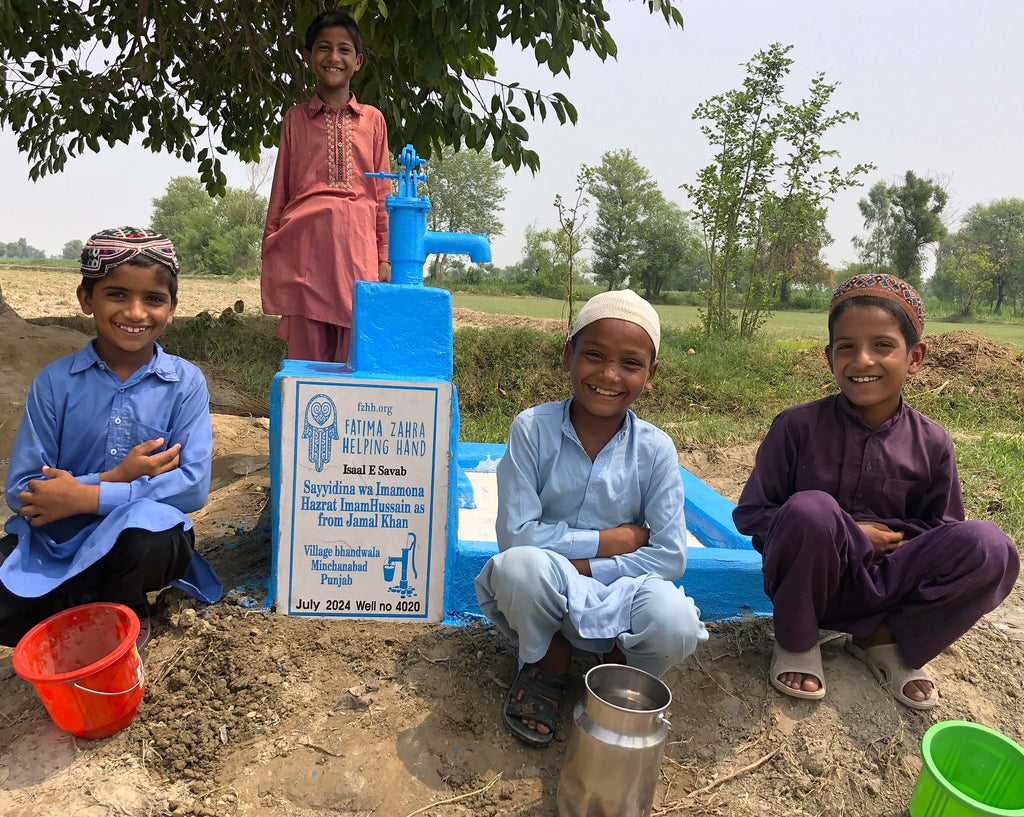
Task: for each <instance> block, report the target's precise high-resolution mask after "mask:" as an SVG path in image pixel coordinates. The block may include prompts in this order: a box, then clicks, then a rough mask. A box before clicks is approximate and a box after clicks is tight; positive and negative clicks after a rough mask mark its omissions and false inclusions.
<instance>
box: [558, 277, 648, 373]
mask: <svg viewBox="0 0 1024 817" xmlns="http://www.w3.org/2000/svg"><path fill="white" fill-rule="evenodd" d="M602 318H618V319H619V320H620V321H629V322H630V323H635V324H636V325H637V326H639V327H640V328H641V329H643V330H644V331H645V332H646V333H647V334H648V336H649V337H650V339H651V343H653V344H654V356H655V357H657V356H658V346H659V345H660V343H661V322H660V321H659V320H658V313H657V312H656V311H655V310H654V307H653V306H651V305H650V304H649V303H647V301H645V300H644V299H643V298H641V297H640V296H639V295H637V294H636V293H635V292H633V290H631V289H619V290H613V291H611V292H602V293H600V294H598V295H595V296H594V297H593V298H591V299H590V300H589V301H587V302H586V303H585V304H584V305H583V308H582V309H581V310H580V311H579V314H578V315H577V316H576V322H575V323H574V324H573V325H572V332H570V333H569V337H570V338H573V337H575V336H576V333H578V332H579V331H580V330H581V329H583V327H585V326H589V325H590V324H592V323H593V322H594V321H599V320H601V319H602Z"/></svg>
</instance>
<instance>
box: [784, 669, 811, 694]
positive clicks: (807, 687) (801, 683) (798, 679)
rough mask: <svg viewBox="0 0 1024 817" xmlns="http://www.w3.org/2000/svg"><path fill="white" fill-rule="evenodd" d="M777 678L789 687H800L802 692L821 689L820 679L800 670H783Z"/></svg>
mask: <svg viewBox="0 0 1024 817" xmlns="http://www.w3.org/2000/svg"><path fill="white" fill-rule="evenodd" d="M779 680H780V681H781V682H782V683H784V684H785V685H786V686H788V687H789V688H790V689H802V690H803V691H804V692H817V691H818V690H819V689H821V679H820V678H815V677H814V676H813V675H805V674H804V673H802V672H784V673H782V674H781V675H779Z"/></svg>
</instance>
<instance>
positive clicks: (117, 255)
mask: <svg viewBox="0 0 1024 817" xmlns="http://www.w3.org/2000/svg"><path fill="white" fill-rule="evenodd" d="M81 271H82V283H81V286H79V287H78V300H79V303H80V304H81V306H82V311H83V312H85V314H87V315H92V316H93V317H94V319H95V323H96V338H95V340H93V341H90V343H89V344H88V345H86V346H85V348H84V349H82V350H81V351H79V352H77V353H76V354H74V355H69V356H68V357H64V358H61V359H60V360H57V361H54V362H53V363H51V364H49V365H48V366H46V367H45V368H44V369H43V370H42V371H41V372H40V373H39V374H38V375H37V376H36V378H35V380H34V381H33V383H32V386H31V388H30V389H29V393H28V397H27V398H26V400H25V412H24V415H23V417H22V421H21V424H20V425H19V427H18V433H17V436H16V437H15V440H14V448H13V450H12V452H11V461H10V466H9V468H8V471H7V483H6V496H7V504H8V505H9V506H10V508H11V510H12V511H14V512H15V515H14V516H12V517H11V518H10V519H8V520H7V523H6V525H5V526H4V530H5V531H6V532H7V534H9V535H8V536H5V537H3V538H2V539H0V559H2V560H3V561H2V564H0V644H6V645H11V646H13V645H14V644H16V643H17V641H18V640H19V639H20V638H21V636H22V635H24V634H25V633H26V632H27V631H28V630H29V629H30V628H31V627H33V626H34V625H35V624H37V623H39V622H40V621H42V620H43V619H44V618H46V617H47V616H49V615H51V614H52V613H55V612H58V611H60V610H62V609H66V608H67V607H71V606H73V605H76V604H83V603H86V602H91V601H112V602H118V603H121V604H124V605H126V606H128V607H130V608H132V609H133V610H134V611H135V612H136V613H137V614H138V616H139V619H140V622H141V624H142V628H141V632H140V635H139V641H138V645H139V646H140V647H141V646H143V645H144V644H145V642H146V641H147V640H148V638H149V633H150V622H149V615H148V606H147V600H146V593H147V592H149V591H152V590H159V589H161V588H163V587H165V586H166V585H167V584H168V583H172V584H175V585H176V586H178V587H180V588H181V589H183V590H185V591H186V592H189V593H190V594H191V595H193V596H195V597H196V598H199V599H202V600H203V601H206V602H208V603H212V602H214V601H216V600H217V599H218V598H220V594H221V590H222V587H221V584H220V582H219V581H218V580H217V577H216V575H215V574H214V573H213V570H212V569H211V568H210V566H209V564H207V562H206V561H205V560H204V559H203V557H202V556H200V555H199V554H198V553H197V552H196V551H195V550H194V549H193V544H194V541H195V535H194V533H193V531H192V524H191V522H190V521H189V519H188V517H187V516H185V514H186V513H189V512H192V511H196V510H199V509H200V508H201V507H203V505H204V504H206V497H207V493H208V492H209V486H210V457H211V451H212V443H213V436H212V432H211V428H210V407H209V393H208V392H207V389H206V381H205V379H204V378H203V375H202V372H200V371H199V369H198V368H196V367H195V366H193V365H192V364H191V363H188V362H186V361H184V360H182V359H181V358H179V357H175V356H174V355H169V354H167V353H165V352H164V351H163V350H162V349H161V348H160V346H159V345H158V344H157V342H156V341H157V338H159V337H160V335H161V333H162V332H163V331H164V329H165V328H166V326H167V324H169V323H170V322H171V319H172V318H173V316H174V310H175V307H176V306H177V291H178V277H177V276H178V264H177V259H176V258H175V254H174V247H173V246H172V244H171V242H170V241H169V240H168V239H167V238H165V237H164V236H162V235H158V234H156V233H154V232H152V231H150V230H140V229H136V228H132V227H122V228H120V229H114V230H104V231H102V232H99V233H97V234H96V235H94V236H93V237H92V238H90V239H89V242H88V243H87V244H86V245H85V248H84V249H83V251H82V270H81Z"/></svg>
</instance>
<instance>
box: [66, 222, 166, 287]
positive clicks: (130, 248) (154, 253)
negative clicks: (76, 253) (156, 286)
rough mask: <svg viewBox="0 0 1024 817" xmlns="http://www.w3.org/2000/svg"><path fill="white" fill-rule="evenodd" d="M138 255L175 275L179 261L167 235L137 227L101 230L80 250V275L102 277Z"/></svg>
mask: <svg viewBox="0 0 1024 817" xmlns="http://www.w3.org/2000/svg"><path fill="white" fill-rule="evenodd" d="M137 255H144V256H146V258H149V259H150V260H152V261H154V262H159V263H161V264H166V265H167V266H168V267H170V268H171V273H172V274H173V275H175V276H177V274H178V258H177V256H175V254H174V245H173V244H172V243H171V240H170V239H169V238H168V237H167V236H165V235H160V234H159V233H154V232H153V231H152V230H143V229H139V228H138V227H116V228H114V229H112V230H100V231H99V232H98V233H96V235H94V236H93V237H92V238H90V239H89V241H88V242H87V243H86V245H85V247H83V248H82V275H83V276H84V277H86V278H103V277H104V276H105V275H106V274H107V273H108V272H110V270H111V269H113V268H114V267H116V266H117V265H118V264H124V263H126V262H128V261H131V260H132V259H133V258H135V256H137Z"/></svg>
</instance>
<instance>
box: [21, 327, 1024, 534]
mask: <svg viewBox="0 0 1024 817" xmlns="http://www.w3.org/2000/svg"><path fill="white" fill-rule="evenodd" d="M33 322H34V323H40V324H42V323H54V324H59V325H62V326H67V327H70V328H72V329H77V330H79V331H82V332H85V333H87V334H92V332H93V329H92V319H91V318H87V317H83V316H80V317H76V318H48V319H38V320H36V321H33ZM276 324H277V321H276V319H275V318H272V317H264V316H253V315H247V314H245V315H237V314H235V313H233V312H231V311H230V310H226V311H225V312H224V313H223V314H221V315H220V316H212V315H209V314H203V315H200V316H199V317H196V318H178V319H176V320H175V321H174V323H172V324H171V325H170V326H169V327H168V328H167V331H166V332H165V333H164V336H163V338H162V339H161V344H162V345H163V346H164V348H165V349H167V351H169V352H172V353H173V354H177V355H181V356H182V357H184V358H186V359H188V360H191V361H193V362H194V363H196V364H198V365H200V366H201V367H202V368H203V370H204V371H206V372H207V374H209V375H210V376H212V377H217V378H219V379H221V380H223V381H224V382H226V383H227V384H228V385H230V386H232V387H234V388H235V389H236V390H237V391H239V392H241V393H242V394H243V395H245V396H247V397H249V398H250V399H251V400H252V401H253V403H254V404H255V403H262V404H263V405H266V403H267V402H268V399H269V395H270V383H271V380H272V379H273V377H274V374H275V373H276V372H277V369H278V365H279V364H280V362H281V360H282V359H283V357H284V354H285V349H286V347H285V344H284V343H283V342H282V341H279V340H278V339H277V338H275V337H274V330H275V328H276ZM690 350H693V351H692V353H691V351H690ZM808 354H809V353H808V352H807V351H806V350H805V349H804V347H802V345H801V344H800V343H799V342H793V341H789V342H780V341H777V340H775V339H773V338H771V337H768V336H765V337H761V338H758V339H756V340H754V341H749V342H745V341H739V340H730V341H711V340H708V339H707V338H706V337H704V335H703V334H702V333H700V332H698V331H692V330H691V331H678V330H674V329H666V330H665V332H664V334H663V335H662V348H661V354H660V359H661V364H660V367H659V370H658V375H657V377H656V378H655V381H654V389H653V390H652V391H651V392H648V393H647V394H645V395H644V396H643V397H641V398H640V400H638V401H637V403H636V405H635V409H636V411H637V413H638V414H639V415H640V416H641V417H643V418H644V419H646V420H648V421H650V422H652V423H654V424H655V425H657V426H659V427H661V428H663V429H665V430H666V431H667V432H668V433H669V434H670V435H671V436H672V438H673V441H674V442H675V445H676V447H677V448H680V449H686V448H699V449H705V448H715V447H718V446H725V445H732V444H736V443H744V442H757V441H759V440H760V439H761V438H762V437H763V436H764V433H765V431H766V430H767V428H768V425H769V424H770V423H771V421H772V419H773V418H774V417H775V415H776V414H777V413H778V412H779V411H781V410H782V409H784V408H785V407H787V406H790V405H793V404H795V403H800V402H805V401H808V400H814V399H817V398H818V397H822V396H824V395H826V394H831V393H833V392H834V390H835V386H834V384H833V382H832V377H831V375H830V374H829V373H828V371H827V370H826V369H824V368H822V367H821V366H819V365H811V363H809V362H808V358H807V356H808ZM810 354H814V353H810ZM561 362H562V336H561V335H559V334H556V333H546V332H538V331H535V330H531V329H525V328H518V327H513V328H509V327H500V328H492V329H475V328H470V327H465V328H460V329H458V330H456V332H455V376H454V380H455V385H456V387H457V388H458V393H459V405H460V415H461V421H462V433H461V437H462V439H463V440H472V441H474V442H495V443H503V442H505V441H506V439H507V437H508V428H509V424H510V423H511V421H512V418H513V417H515V415H516V414H517V413H519V412H520V411H522V410H523V409H525V408H528V407H529V406H533V405H536V404H538V403H543V402H547V401H551V400H561V399H563V398H565V397H567V396H568V395H569V383H568V376H567V375H566V374H565V373H563V372H562V366H561ZM1009 377H1010V376H1009V375H1007V374H1006V373H1005V372H1003V373H1001V372H999V371H990V372H986V371H980V372H975V371H963V372H958V373H957V374H956V375H955V376H954V377H951V378H950V380H949V381H948V382H946V383H945V384H943V386H942V387H940V388H933V389H928V388H924V387H921V386H917V385H915V383H914V380H913V378H911V379H910V380H909V381H908V386H907V399H908V401H909V402H910V403H911V404H912V405H914V406H915V408H918V409H919V410H921V411H923V412H924V413H925V414H927V415H928V416H929V417H932V418H933V419H934V420H936V421H937V422H939V423H941V424H942V425H944V426H946V428H948V429H949V430H950V432H951V433H952V434H953V438H954V443H955V445H956V449H957V458H958V462H959V465H960V477H961V482H962V484H963V489H964V499H965V504H966V507H967V513H968V516H970V517H972V518H987V519H992V520H993V521H994V522H996V523H997V524H998V525H999V526H1000V527H1002V528H1003V530H1005V531H1007V532H1008V533H1009V534H1010V536H1011V537H1013V538H1014V539H1015V540H1016V541H1018V542H1024V483H1022V482H1021V479H1020V467H1021V466H1020V464H1021V463H1022V462H1024V419H1022V418H1021V415H1020V410H1019V405H1018V403H1019V396H1020V395H1019V385H1015V384H1014V383H1013V382H1012V379H1007V378H1009Z"/></svg>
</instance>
